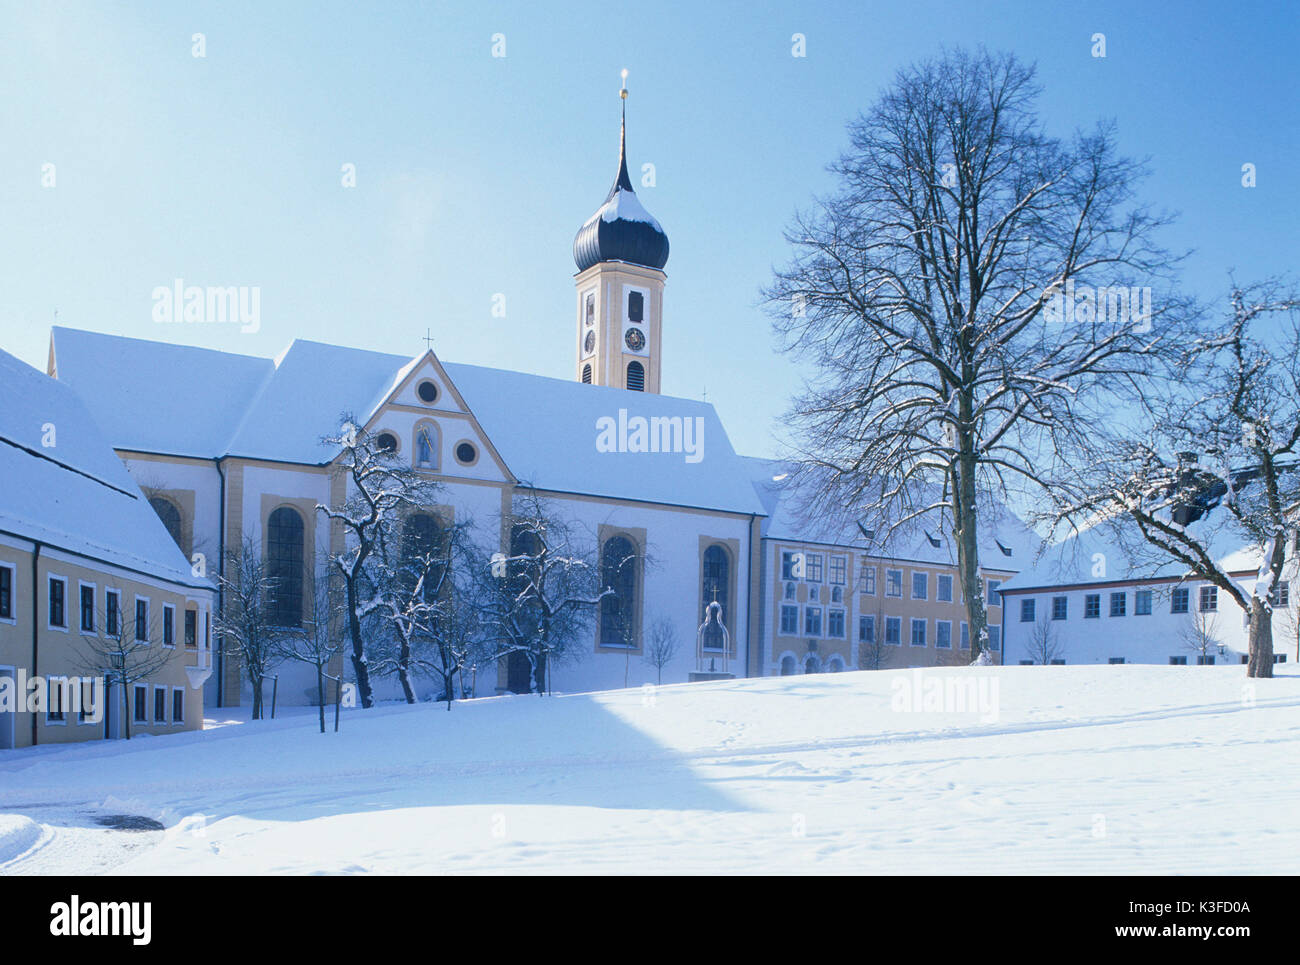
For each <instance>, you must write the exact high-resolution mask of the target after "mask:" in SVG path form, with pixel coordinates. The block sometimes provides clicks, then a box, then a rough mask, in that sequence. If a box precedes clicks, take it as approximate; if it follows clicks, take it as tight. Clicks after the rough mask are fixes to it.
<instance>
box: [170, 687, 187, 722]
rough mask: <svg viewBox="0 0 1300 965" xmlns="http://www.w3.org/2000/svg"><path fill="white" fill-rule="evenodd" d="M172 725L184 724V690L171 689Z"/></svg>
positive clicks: (180, 688)
mask: <svg viewBox="0 0 1300 965" xmlns="http://www.w3.org/2000/svg"><path fill="white" fill-rule="evenodd" d="M172 723H173V724H183V723H185V688H184V687H173V688H172Z"/></svg>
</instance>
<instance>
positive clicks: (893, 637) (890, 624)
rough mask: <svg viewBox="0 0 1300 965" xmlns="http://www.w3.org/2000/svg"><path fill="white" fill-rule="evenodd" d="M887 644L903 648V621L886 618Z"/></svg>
mask: <svg viewBox="0 0 1300 965" xmlns="http://www.w3.org/2000/svg"><path fill="white" fill-rule="evenodd" d="M885 643H887V644H889V645H890V646H891V647H898V646H902V643H903V621H902V620H901V619H900V618H898V617H885Z"/></svg>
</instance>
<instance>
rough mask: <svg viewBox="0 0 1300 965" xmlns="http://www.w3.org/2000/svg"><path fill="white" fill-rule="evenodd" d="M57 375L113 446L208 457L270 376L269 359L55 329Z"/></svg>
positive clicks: (218, 450) (222, 446) (226, 440)
mask: <svg viewBox="0 0 1300 965" xmlns="http://www.w3.org/2000/svg"><path fill="white" fill-rule="evenodd" d="M50 339H51V346H52V351H53V357H54V365H55V372H54V375H55V377H56V378H57V379H58V380H59V381H60V382H63V383H64V384H66V385H68V386H71V387H72V388H73V389H75V390H76V392H77V394H78V395H80V396H81V398H82V399H83V400H85V402H86V404H87V405H88V406H91V407H92V408H93V409H94V411H95V414H96V417H97V418H98V420H99V423H100V425H101V426H103V429H104V431H105V433H106V434H107V435H108V438H109V439H111V440H112V442H113V446H114V448H117V449H131V450H134V451H137V452H158V453H167V454H170V455H177V456H193V457H196V458H200V459H213V458H215V457H217V456H219V455H221V454H222V453H224V452H225V451H226V449H227V447H228V446H229V444H230V440H231V439H232V438H233V436H234V434H235V430H236V429H237V428H238V426H239V421H240V419H241V418H242V417H243V416H244V414H245V413H246V412H247V411H248V407H249V402H250V399H251V398H252V397H253V396H255V395H256V394H257V392H258V391H259V390H260V389H261V388H262V386H263V385H264V383H265V382H266V381H267V380H268V379H270V377H271V375H272V374H273V373H274V372H275V363H274V362H273V361H271V360H270V359H264V358H256V357H253V356H249V355H236V354H234V353H232V352H218V351H214V350H212V349H205V348H193V347H190V346H187V345H173V344H170V343H168V342H154V341H149V340H146V339H139V338H126V337H124V336H121V335H103V334H100V333H98V332H85V331H81V330H79V329H73V328H63V327H61V326H59V327H55V328H53V329H52V330H51V332H50Z"/></svg>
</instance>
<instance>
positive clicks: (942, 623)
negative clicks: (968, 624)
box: [934, 620, 952, 650]
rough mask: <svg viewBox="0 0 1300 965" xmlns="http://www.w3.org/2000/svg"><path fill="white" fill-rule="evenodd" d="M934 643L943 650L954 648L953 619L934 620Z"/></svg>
mask: <svg viewBox="0 0 1300 965" xmlns="http://www.w3.org/2000/svg"><path fill="white" fill-rule="evenodd" d="M934 645H935V646H936V647H938V648H939V649H941V650H951V649H952V621H951V620H936V621H935V622H934Z"/></svg>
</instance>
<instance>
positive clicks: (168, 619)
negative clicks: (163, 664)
mask: <svg viewBox="0 0 1300 965" xmlns="http://www.w3.org/2000/svg"><path fill="white" fill-rule="evenodd" d="M163 646H164V647H174V646H176V608H175V607H174V606H172V605H171V604H170V603H164V604H163Z"/></svg>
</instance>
